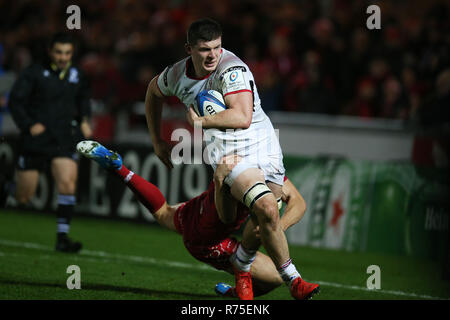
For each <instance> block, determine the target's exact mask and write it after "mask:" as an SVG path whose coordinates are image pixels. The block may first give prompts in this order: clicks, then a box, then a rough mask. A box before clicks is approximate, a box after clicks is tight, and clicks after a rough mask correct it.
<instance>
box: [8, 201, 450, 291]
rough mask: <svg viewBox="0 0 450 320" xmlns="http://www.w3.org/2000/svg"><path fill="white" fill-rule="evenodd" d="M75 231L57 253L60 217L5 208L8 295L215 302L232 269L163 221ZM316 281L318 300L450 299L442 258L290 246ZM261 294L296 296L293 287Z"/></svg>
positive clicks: (90, 222)
mask: <svg viewBox="0 0 450 320" xmlns="http://www.w3.org/2000/svg"><path fill="white" fill-rule="evenodd" d="M70 236H71V237H72V238H73V239H75V240H80V241H82V242H83V250H82V251H81V252H80V253H79V254H76V255H73V254H65V253H59V252H55V251H54V244H55V239H56V219H55V217H54V216H53V215H51V214H42V213H37V212H18V211H6V210H2V211H0V299H3V300H5V299H13V300H30V299H33V300H40V299H69V300H73V299H75V300H76V299H83V300H97V299H106V300H116V299H120V300H130V299H133V300H143V299H151V300H213V299H222V298H221V297H218V296H216V294H215V293H214V286H215V284H216V283H217V282H221V281H224V282H227V283H230V284H232V283H233V281H234V279H233V277H232V276H231V275H229V274H227V273H225V272H220V271H216V270H214V269H213V268H211V267H209V266H206V265H204V264H202V263H201V262H199V261H197V260H195V259H194V258H192V257H191V256H190V255H189V254H188V252H187V251H186V250H185V248H184V246H183V243H182V240H181V237H180V236H179V235H177V234H176V233H173V232H170V231H167V230H165V229H163V228H161V227H159V226H158V225H156V224H150V225H149V224H146V225H144V224H136V223H134V222H127V221H112V220H105V219H95V218H90V217H75V218H74V219H73V221H72V225H71V232H70ZM290 252H291V257H292V258H293V261H294V263H295V265H296V267H297V269H298V270H299V271H300V273H301V274H302V276H303V278H305V279H306V280H308V281H312V282H318V283H320V285H321V292H320V294H319V295H317V296H315V297H314V300H323V299H324V300H337V299H339V300H342V299H344V300H353V299H370V300H372V299H387V300H394V299H402V300H404V299H420V300H425V299H449V298H450V283H449V282H447V281H444V280H442V278H441V275H442V266H441V264H440V263H438V262H436V261H424V260H418V259H415V258H412V257H396V256H389V255H381V254H368V253H356V252H344V251H336V250H324V249H317V248H309V247H299V246H291V247H290ZM70 265H77V266H79V267H80V270H81V290H69V289H68V288H67V286H66V281H67V279H68V277H69V276H70V275H71V274H68V273H67V268H68V266H70ZM370 265H378V266H379V267H380V270H381V289H380V290H368V289H367V287H366V282H367V279H368V277H369V276H370V274H368V273H367V267H368V266H370ZM256 299H257V300H265V299H270V300H291V296H290V295H289V292H288V290H287V287H285V286H282V287H280V288H278V289H276V290H274V291H273V292H271V293H269V294H267V295H265V296H263V297H257V298H256Z"/></svg>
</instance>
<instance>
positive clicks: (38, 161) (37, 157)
mask: <svg viewBox="0 0 450 320" xmlns="http://www.w3.org/2000/svg"><path fill="white" fill-rule="evenodd" d="M59 157H62V158H70V159H72V160H74V161H78V159H79V155H78V153H76V152H73V153H69V152H68V153H61V154H59V155H55V154H53V155H50V154H47V155H45V154H31V153H29V154H21V155H19V157H18V159H17V162H16V169H17V170H19V171H23V170H38V171H45V170H47V169H48V168H49V167H50V164H51V162H52V159H53V158H59Z"/></svg>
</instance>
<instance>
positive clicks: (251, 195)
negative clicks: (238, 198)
mask: <svg viewBox="0 0 450 320" xmlns="http://www.w3.org/2000/svg"><path fill="white" fill-rule="evenodd" d="M269 193H272V191H271V190H270V189H269V187H268V186H267V185H266V184H265V183H262V182H258V183H256V184H254V185H253V186H252V187H250V188H249V189H248V190H247V191H246V192H245V193H244V197H243V199H242V201H243V202H244V204H245V205H246V206H247V207H248V208H250V209H252V207H253V205H254V204H255V202H256V201H257V200H258V199H261V198H262V197H264V196H266V195H268V194H269Z"/></svg>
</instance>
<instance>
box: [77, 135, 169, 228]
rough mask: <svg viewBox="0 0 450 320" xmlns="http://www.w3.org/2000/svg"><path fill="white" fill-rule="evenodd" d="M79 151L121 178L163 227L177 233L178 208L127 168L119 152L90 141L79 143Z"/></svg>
mask: <svg viewBox="0 0 450 320" xmlns="http://www.w3.org/2000/svg"><path fill="white" fill-rule="evenodd" d="M77 150H78V152H79V153H81V154H82V155H83V156H85V157H87V158H89V159H92V160H94V161H95V162H97V163H98V164H99V165H100V167H102V168H103V169H106V170H108V171H111V172H112V173H114V174H116V175H118V176H120V177H121V178H122V179H123V181H124V182H125V183H126V185H127V186H128V188H130V189H131V190H132V191H133V193H134V194H135V196H136V197H137V198H138V200H139V201H140V202H141V203H142V204H143V205H144V206H145V207H146V208H147V209H148V210H149V212H151V213H152V215H153V217H154V218H155V220H156V221H157V222H158V223H159V224H160V225H161V226H163V227H166V228H168V229H170V230H172V231H177V230H176V228H175V225H174V222H173V217H174V214H175V211H176V209H177V206H169V205H168V204H167V202H166V199H165V198H164V196H163V194H162V193H161V191H160V190H159V189H158V187H156V186H155V185H154V184H152V183H151V182H148V181H147V180H145V179H144V178H142V177H141V176H139V175H137V174H135V173H134V172H133V171H130V170H129V169H128V168H127V167H125V166H124V165H123V164H122V158H121V156H120V155H119V154H118V153H117V152H113V151H111V150H108V149H107V148H105V147H104V146H102V145H101V144H100V143H98V142H95V141H90V140H87V141H81V142H79V143H78V145H77Z"/></svg>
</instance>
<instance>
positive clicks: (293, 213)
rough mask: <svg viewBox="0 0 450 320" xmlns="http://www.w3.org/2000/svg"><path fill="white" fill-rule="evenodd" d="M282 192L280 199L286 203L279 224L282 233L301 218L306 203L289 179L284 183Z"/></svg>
mask: <svg viewBox="0 0 450 320" xmlns="http://www.w3.org/2000/svg"><path fill="white" fill-rule="evenodd" d="M282 191H283V194H282V197H281V199H282V200H283V202H285V203H286V207H285V209H284V214H283V216H282V217H281V219H280V223H281V227H282V229H283V231H286V230H287V229H288V228H289V227H291V226H293V225H294V224H296V223H298V222H299V221H300V220H301V219H302V218H303V216H304V214H305V212H306V202H305V200H304V199H303V197H302V195H301V194H300V192H299V191H298V190H297V188H296V187H295V186H294V184H293V183H292V182H291V181H290V180H289V179H287V180H286V181H285V182H284V184H283V188H282Z"/></svg>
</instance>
